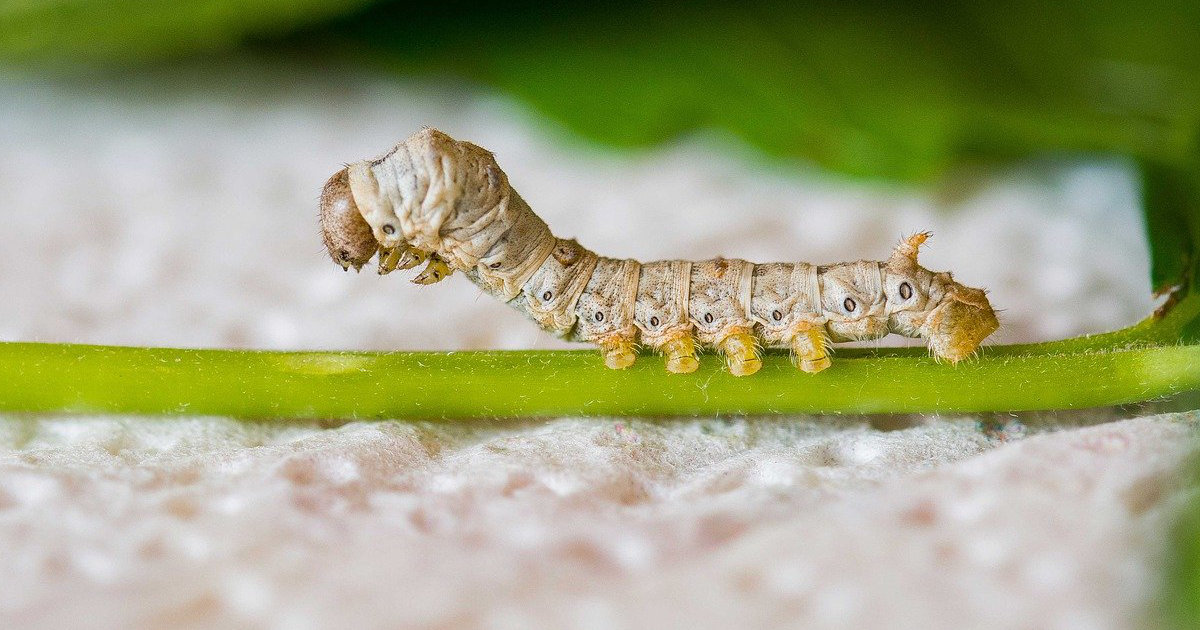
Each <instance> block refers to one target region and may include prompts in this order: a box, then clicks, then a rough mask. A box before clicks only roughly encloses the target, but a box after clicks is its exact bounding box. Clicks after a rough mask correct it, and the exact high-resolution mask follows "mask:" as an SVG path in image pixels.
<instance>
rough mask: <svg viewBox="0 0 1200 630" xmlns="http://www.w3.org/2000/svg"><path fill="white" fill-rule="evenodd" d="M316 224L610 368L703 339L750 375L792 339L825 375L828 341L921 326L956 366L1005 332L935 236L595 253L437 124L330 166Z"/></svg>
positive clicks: (683, 357)
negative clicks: (825, 252)
mask: <svg viewBox="0 0 1200 630" xmlns="http://www.w3.org/2000/svg"><path fill="white" fill-rule="evenodd" d="M360 221H361V222H365V224H362V223H360ZM322 226H323V229H324V232H325V240H326V245H327V247H328V248H329V250H330V254H331V256H333V257H334V260H335V261H337V262H339V263H340V264H342V266H343V267H346V268H348V267H350V266H355V267H359V266H361V265H362V264H363V263H364V262H366V261H367V260H369V259H370V257H371V255H372V254H374V253H375V250H376V249H377V250H378V252H379V259H380V270H381V273H386V272H387V271H390V270H391V269H392V268H394V267H397V266H400V267H405V266H412V265H413V264H416V263H417V262H420V261H423V260H424V259H425V257H426V256H428V255H432V256H433V258H432V259H431V260H430V262H429V265H430V266H429V267H428V268H427V269H426V271H425V272H424V273H422V274H421V275H420V276H418V279H417V281H418V282H421V283H430V282H436V281H439V280H441V279H443V278H444V277H445V276H446V275H449V273H450V272H451V271H452V270H461V271H463V272H465V275H466V276H467V277H468V278H470V279H471V281H472V282H474V283H475V284H477V285H479V287H480V288H482V289H483V290H484V291H485V292H487V293H489V294H491V295H493V296H496V297H497V298H498V299H500V300H502V301H504V302H507V303H508V304H510V305H511V306H513V307H514V308H516V309H518V310H520V311H522V312H523V313H525V314H526V315H527V316H529V318H530V319H532V320H533V321H534V322H536V323H537V324H538V325H539V326H541V327H542V328H543V329H545V330H547V331H549V332H551V333H554V334H556V335H558V336H560V337H563V338H566V339H572V340H577V341H582V342H588V343H593V344H597V345H599V346H600V347H601V348H602V350H603V352H604V355H605V362H606V364H607V365H609V366H610V367H614V368H622V367H626V366H627V365H629V364H631V363H632V362H633V360H634V357H635V350H634V348H635V344H643V345H645V346H649V347H650V348H653V349H655V350H658V351H661V352H663V353H664V354H665V355H666V356H667V367H668V369H671V370H672V371H675V372H689V371H692V370H694V369H695V368H696V365H697V359H696V346H697V345H699V346H706V347H712V348H716V349H718V350H720V351H721V352H723V353H724V354H725V356H726V358H727V360H728V363H729V367H730V370H731V371H732V372H733V373H734V374H739V375H741V374H749V373H752V372H754V371H756V370H757V369H758V367H759V365H761V362H760V360H759V357H758V348H759V346H771V347H783V348H790V349H791V350H792V351H793V353H794V356H795V357H796V362H797V364H798V366H799V367H801V368H802V369H804V370H805V371H809V372H816V371H820V370H821V369H823V368H825V367H827V366H828V365H829V363H830V362H829V358H828V352H827V348H826V345H827V343H828V342H829V341H848V340H865V339H877V338H879V337H882V336H884V335H887V334H888V333H898V334H901V335H907V336H914V337H925V338H926V339H927V340H928V341H929V343H930V348H931V349H932V350H933V352H934V354H935V355H936V356H939V357H942V358H946V359H949V360H951V361H958V360H960V359H962V358H965V357H966V356H968V355H970V354H971V353H972V352H974V350H975V349H976V347H977V346H978V345H979V342H980V341H982V339H983V338H985V337H986V336H987V335H989V334H990V333H991V332H992V331H994V330H995V329H996V327H997V323H996V319H995V314H994V312H993V311H992V309H991V306H990V304H989V303H988V300H987V297H986V296H985V295H984V292H983V291H981V290H979V289H972V288H970V287H965V286H963V285H961V284H959V283H957V282H955V281H954V280H953V278H952V277H951V276H950V274H948V273H934V272H931V271H929V270H927V269H925V268H923V267H921V266H919V265H918V264H917V249H918V247H919V246H920V244H921V243H922V242H924V240H925V239H926V237H927V236H928V235H927V234H917V235H915V236H913V237H910V238H909V239H907V240H905V241H904V242H902V243H901V244H900V245H899V246H898V247H897V249H896V251H895V252H894V253H893V254H892V256H891V257H890V258H889V259H888V260H887V261H857V262H849V263H841V264H833V265H822V266H816V265H812V264H808V263H803V262H796V263H766V264H756V263H752V262H748V261H745V260H740V259H726V258H714V259H711V260H705V261H699V262H691V261H682V260H663V261H655V262H648V263H639V262H638V261H635V260H624V259H614V258H607V257H604V256H599V255H597V254H595V253H593V252H592V251H590V250H588V249H586V248H584V247H583V246H581V245H580V244H579V243H577V242H576V241H574V240H571V239H561V238H556V237H555V236H554V235H553V234H552V233H551V231H550V229H549V227H548V226H547V225H546V223H545V222H544V221H542V219H541V218H539V217H538V216H537V215H536V214H534V212H533V211H532V210H531V209H530V207H529V205H528V204H527V203H525V201H524V200H523V199H522V198H521V197H520V195H518V194H517V192H516V191H515V190H513V188H512V187H511V186H510V185H509V182H508V177H507V176H506V175H505V173H504V172H503V171H502V170H501V169H500V167H499V165H498V164H497V163H496V160H495V158H494V157H493V155H492V154H491V153H490V152H489V151H487V150H485V149H482V148H480V147H478V146H476V145H474V144H471V143H469V142H460V141H457V140H454V139H453V138H451V137H449V136H447V135H446V134H444V133H441V132H439V131H436V130H433V129H425V130H423V131H421V132H418V133H417V134H415V135H413V136H412V137H410V138H409V139H408V140H406V141H404V142H402V143H401V144H399V145H397V146H396V147H395V148H394V149H393V150H392V151H391V152H389V153H387V154H386V155H384V156H383V157H381V158H379V159H376V160H370V161H363V162H358V163H355V164H351V165H350V166H348V167H347V168H346V169H345V170H344V171H341V172H339V173H338V174H336V175H335V176H334V177H333V178H332V179H331V180H330V182H329V183H328V184H327V185H326V190H325V194H324V195H323V198H322ZM368 234H369V237H368ZM371 241H373V242H371ZM405 261H407V262H405Z"/></svg>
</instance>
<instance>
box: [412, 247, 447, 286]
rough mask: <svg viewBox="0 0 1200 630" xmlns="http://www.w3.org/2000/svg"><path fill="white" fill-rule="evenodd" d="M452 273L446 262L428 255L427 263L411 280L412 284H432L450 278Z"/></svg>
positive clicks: (435, 256)
mask: <svg viewBox="0 0 1200 630" xmlns="http://www.w3.org/2000/svg"><path fill="white" fill-rule="evenodd" d="M451 273H453V271H452V270H451V269H450V266H449V265H447V264H446V261H444V260H442V259H441V257H439V256H438V255H437V254H430V255H429V263H428V264H427V265H425V268H424V269H422V270H421V273H419V274H417V277H415V278H413V279H412V282H413V284H434V283H437V282H441V281H442V280H445V279H446V278H448V277H449V276H450V274H451Z"/></svg>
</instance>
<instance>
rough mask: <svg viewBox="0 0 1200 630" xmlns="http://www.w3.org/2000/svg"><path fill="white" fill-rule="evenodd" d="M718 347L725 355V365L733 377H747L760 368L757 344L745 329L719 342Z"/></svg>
mask: <svg viewBox="0 0 1200 630" xmlns="http://www.w3.org/2000/svg"><path fill="white" fill-rule="evenodd" d="M717 345H718V347H720V348H721V352H724V353H725V363H726V364H727V365H728V366H729V373H730V374H733V375H734V376H749V375H751V374H753V373H755V372H757V371H758V370H759V368H761V367H762V357H760V356H758V344H757V342H755V340H754V335H753V334H751V333H750V330H749V329H747V328H739V329H737V330H735V331H734V332H732V333H730V334H729V336H727V337H725V338H724V339H722V340H721V342H720V343H719V344H717Z"/></svg>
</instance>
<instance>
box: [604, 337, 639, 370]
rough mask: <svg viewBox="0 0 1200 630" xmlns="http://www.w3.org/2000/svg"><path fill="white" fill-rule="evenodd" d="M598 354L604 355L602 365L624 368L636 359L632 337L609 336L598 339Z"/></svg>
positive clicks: (615, 368)
mask: <svg viewBox="0 0 1200 630" xmlns="http://www.w3.org/2000/svg"><path fill="white" fill-rule="evenodd" d="M599 345H600V354H601V355H603V356H604V367H607V368H609V369H611V370H624V369H625V368H627V367H629V366H631V365H633V362H634V361H636V360H637V352H636V351H634V345H633V340H632V339H626V338H625V337H615V336H614V337H609V338H607V339H603V340H601V341H600V344H599Z"/></svg>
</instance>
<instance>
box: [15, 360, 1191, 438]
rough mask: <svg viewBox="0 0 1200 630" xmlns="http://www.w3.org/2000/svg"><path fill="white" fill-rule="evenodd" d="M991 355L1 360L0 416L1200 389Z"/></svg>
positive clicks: (715, 410) (786, 408)
mask: <svg viewBox="0 0 1200 630" xmlns="http://www.w3.org/2000/svg"><path fill="white" fill-rule="evenodd" d="M1054 345H1055V344H1053V343H1051V344H1042V345H1040V346H1038V345H1035V346H1008V347H995V348H989V349H988V351H987V353H986V354H985V355H984V356H983V357H981V358H978V359H975V360H972V361H969V362H966V363H962V364H959V365H957V366H952V365H946V364H938V363H935V362H934V361H932V360H931V359H929V358H928V357H925V356H924V355H923V354H922V350H921V349H897V350H888V351H878V352H872V351H861V350H859V351H847V352H844V353H842V354H840V355H839V356H838V357H836V358H835V361H834V365H833V367H832V368H830V369H828V370H826V371H824V372H821V373H820V374H816V375H810V374H805V373H803V372H800V371H799V370H797V369H795V368H794V367H792V366H791V364H790V363H789V361H788V358H787V356H786V355H784V354H781V353H771V354H769V355H768V356H767V357H766V360H765V361H764V365H763V369H762V371H760V372H759V373H758V374H755V375H754V376H750V377H745V378H735V377H733V376H730V375H729V374H728V373H726V372H725V371H724V369H723V366H722V364H721V361H720V360H719V359H718V358H717V357H714V356H708V357H704V360H703V361H702V367H701V368H700V370H699V371H698V372H696V373H694V374H689V375H675V374H669V373H667V372H666V371H665V370H664V369H663V366H662V360H661V358H658V357H650V356H646V357H642V358H641V359H640V360H639V361H638V363H637V364H636V365H635V366H634V367H632V368H630V369H628V370H624V371H619V372H618V371H612V370H607V369H605V368H604V367H603V366H602V365H601V362H600V359H599V356H598V355H597V354H596V353H595V352H593V351H529V352H522V351H518V352H450V353H446V352H393V353H361V352H340V353H332V352H262V351H235V350H176V349H166V348H129V347H113V346H88V345H71V344H39V343H6V344H0V411H12V412H56V413H62V412H66V413H126V414H193V415H209V414H212V415H228V416H239V417H250V418H430V419H440V418H471V417H514V416H552V415H553V416H557V415H592V416H594V415H652V416H660V415H693V414H708V415H711V414H768V413H910V412H983V411H1019V410H1035V409H1068V408H1081V407H1093V406H1103V405H1115V404H1123V403H1130V402H1136V401H1143V400H1149V399H1154V398H1159V397H1163V396H1169V395H1172V394H1176V393H1180V392H1184V391H1190V390H1196V389H1200V346H1179V345H1174V346H1141V347H1133V348H1127V349H1119V350H1104V351H1075V352H1065V353H1064V352H1062V351H1061V349H1058V348H1055V347H1054Z"/></svg>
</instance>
